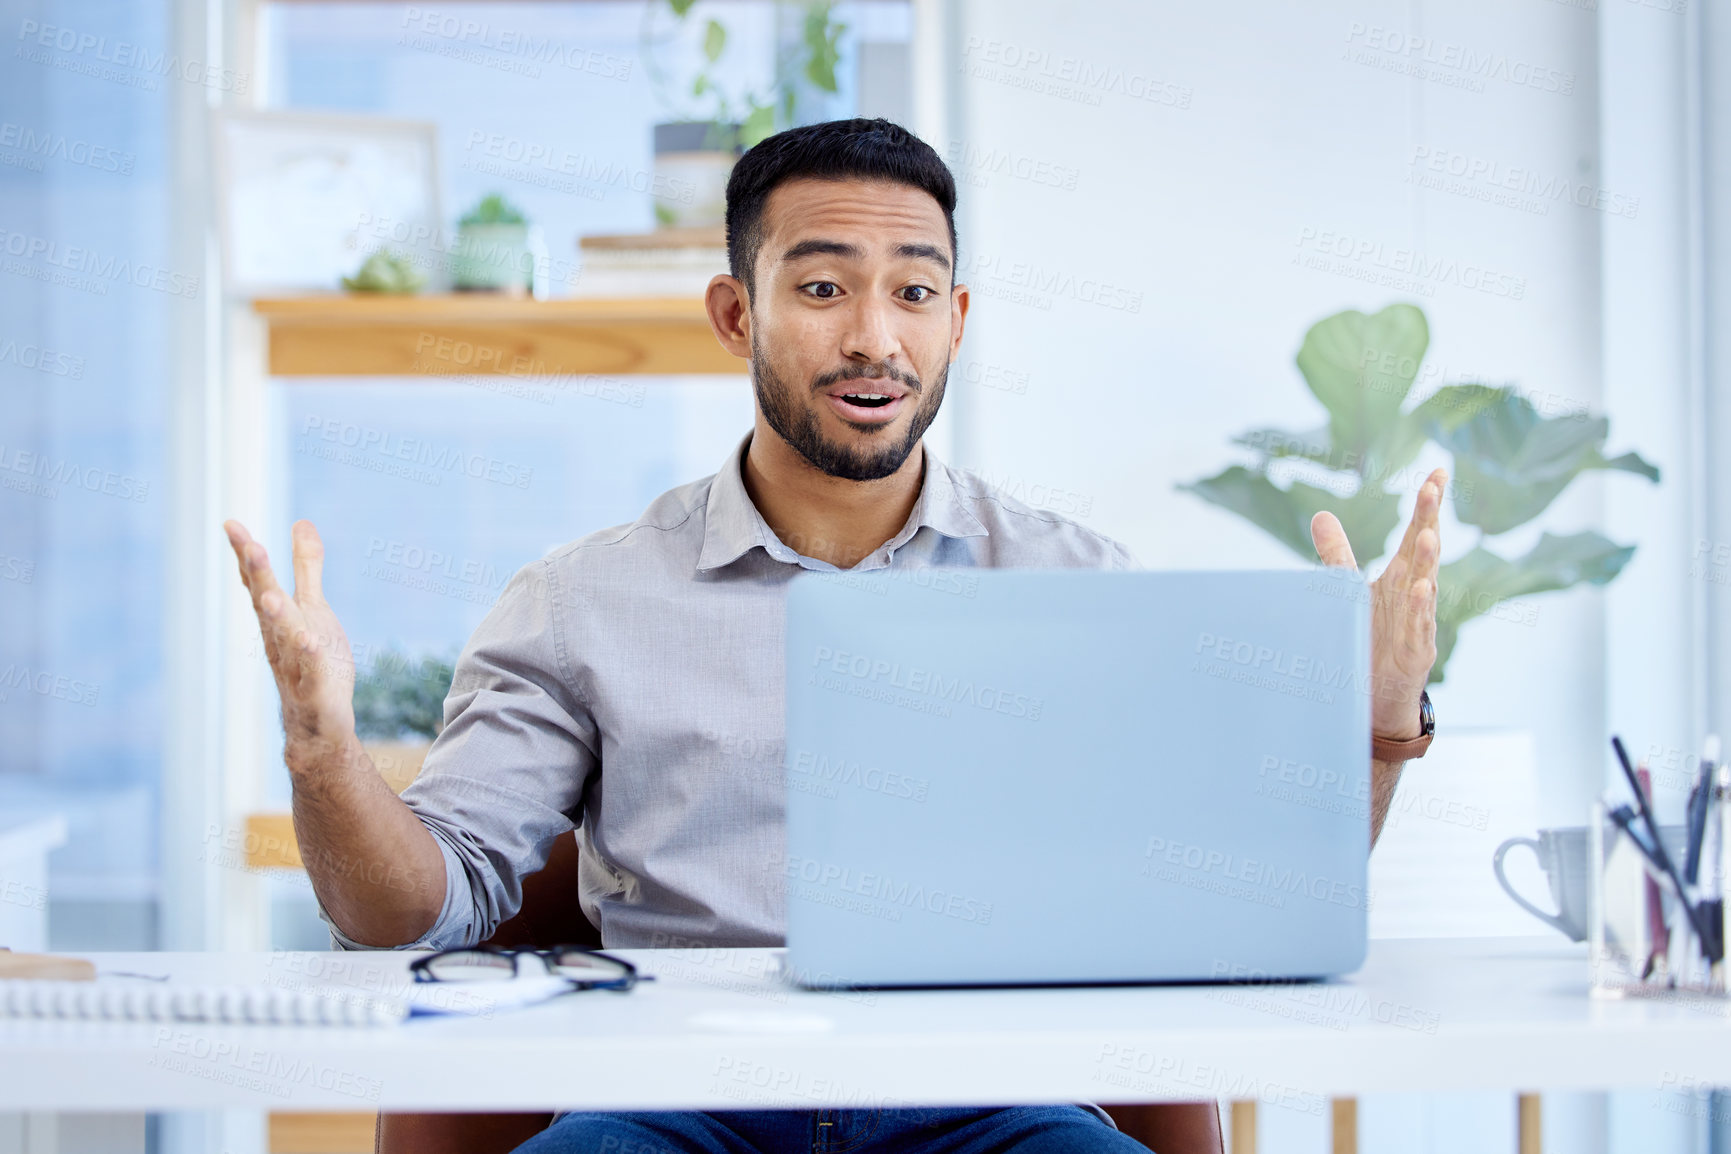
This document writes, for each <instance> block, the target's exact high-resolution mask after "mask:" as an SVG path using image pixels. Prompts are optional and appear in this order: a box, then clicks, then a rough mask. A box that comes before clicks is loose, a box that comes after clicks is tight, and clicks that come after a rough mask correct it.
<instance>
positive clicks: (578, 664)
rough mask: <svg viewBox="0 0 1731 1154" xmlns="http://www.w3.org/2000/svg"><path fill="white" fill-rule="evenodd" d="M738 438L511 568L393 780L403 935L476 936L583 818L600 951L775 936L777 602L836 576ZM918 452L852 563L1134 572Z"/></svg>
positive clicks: (1080, 536) (584, 894)
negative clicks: (768, 508) (748, 475)
mask: <svg viewBox="0 0 1731 1154" xmlns="http://www.w3.org/2000/svg"><path fill="white" fill-rule="evenodd" d="M750 439H751V438H750V437H749V436H747V437H746V438H745V440H744V441H742V442H741V443H740V446H739V448H737V449H735V450H734V452H733V453H732V454H731V455H730V456H729V457H728V459H727V462H726V463H725V464H724V465H723V466H722V467H721V471H720V472H718V473H716V474H715V475H714V476H713V477H705V478H704V479H702V480H700V481H693V482H692V483H690V484H688V485H681V486H680V487H679V488H677V489H673V490H671V491H669V492H667V493H664V494H662V495H661V496H660V497H658V498H656V499H655V501H654V502H653V503H652V504H651V505H650V506H649V508H648V509H647V510H646V511H645V512H644V514H643V516H642V517H640V518H638V519H637V520H636V521H634V522H632V523H631V524H629V525H620V526H616V527H615V528H612V529H604V530H602V531H600V532H598V533H591V534H590V535H589V536H587V537H584V538H583V539H581V540H579V541H576V542H574V543H572V544H570V545H566V546H564V547H563V548H560V549H557V550H555V551H554V552H552V553H550V554H548V555H547V556H546V557H544V558H542V559H541V560H539V561H536V562H533V563H531V564H530V565H528V566H526V567H525V568H523V569H522V570H521V571H520V572H518V573H517V574H516V576H515V577H513V578H512V580H511V582H510V584H509V585H507V586H506V588H505V590H504V591H503V592H502V593H501V594H500V596H499V601H498V604H497V605H495V606H494V608H493V610H492V612H491V613H489V614H488V615H487V618H486V620H485V621H483V622H482V623H481V626H480V628H478V629H477V630H476V631H475V635H474V636H473V637H471V638H470V639H469V644H468V646H467V648H465V649H464V651H463V654H462V656H461V657H460V658H459V659H458V663H457V670H456V677H455V680H454V682H453V684H452V686H451V693H450V696H449V697H447V698H446V699H445V728H444V730H443V732H441V733H440V735H439V738H438V740H437V741H435V742H434V743H433V748H432V750H431V752H430V753H429V754H428V755H427V760H426V764H425V766H424V768H423V769H422V771H421V775H420V777H419V778H417V779H416V781H415V782H414V784H413V785H411V786H409V788H408V789H407V790H405V791H404V793H403V800H405V801H406V802H408V804H409V806H410V807H411V808H412V809H413V810H414V811H415V814H416V816H418V817H419V818H420V819H421V821H422V822H423V823H424V824H425V825H426V827H427V829H428V830H430V831H431V832H432V834H433V837H434V839H435V840H437V841H438V843H439V849H440V851H441V852H442V853H443V855H444V859H445V878H446V885H445V904H444V908H443V909H442V910H441V911H440V913H439V918H438V921H437V922H435V923H434V925H433V926H432V928H431V929H430V930H428V931H427V933H426V935H425V936H424V937H423V938H422V939H421V940H420V941H417V942H414V943H411V944H410V946H411V948H444V947H449V946H455V945H464V944H469V943H474V942H479V941H481V940H483V939H485V938H487V937H489V936H490V935H491V934H492V933H493V930H494V929H495V928H496V927H497V926H498V924H499V923H500V922H501V921H503V920H504V919H506V918H508V917H510V916H511V915H512V914H514V913H515V912H516V911H517V909H518V906H519V905H520V904H521V902H522V892H523V891H522V882H523V879H524V877H525V876H527V875H529V874H531V873H534V872H535V871H536V870H538V869H540V868H541V867H542V865H543V864H545V862H546V860H547V855H548V852H549V850H550V849H551V846H552V844H553V841H554V839H555V838H558V837H560V836H562V835H568V834H569V833H570V831H571V830H572V829H573V828H574V827H577V826H581V827H582V837H581V839H580V840H581V845H582V852H581V866H580V870H579V877H580V889H581V893H580V895H577V896H578V897H579V898H580V900H581V902H582V907H583V912H584V913H585V914H586V915H587V916H588V918H589V920H590V921H591V922H592V923H594V924H595V925H596V926H598V927H599V928H600V930H601V937H602V940H603V941H604V942H605V943H606V944H607V945H608V946H610V947H615V948H620V947H654V946H667V945H678V946H688V945H697V944H702V945H706V946H766V945H767V946H778V945H781V944H782V940H783V926H784V924H785V909H784V901H785V896H784V892H783V891H782V889H781V888H780V887H779V886H777V885H774V884H771V883H772V882H773V881H775V880H776V878H777V877H778V875H777V874H775V872H774V869H773V866H774V863H775V862H777V861H779V860H780V859H781V857H782V856H783V854H784V845H785V838H784V825H783V821H784V811H785V790H786V784H785V777H784V773H783V766H782V758H783V752H784V744H785V737H784V712H783V695H784V685H783V669H784V665H785V661H784V652H783V637H784V624H785V622H784V601H785V597H786V593H787V583H788V581H789V580H790V579H792V577H793V576H794V574H796V573H798V572H799V571H800V570H801V569H806V570H812V571H816V572H827V573H833V572H837V571H838V570H837V568H836V566H834V565H831V564H828V563H827V562H824V561H818V560H814V559H812V558H810V557H806V556H802V555H801V553H800V552H798V551H796V549H794V548H790V547H789V544H788V543H784V542H782V541H781V540H779V539H777V537H776V535H775V533H774V532H772V531H771V530H770V528H769V525H768V524H767V523H765V521H764V519H763V517H762V515H761V514H760V513H758V511H757V508H756V506H754V505H753V504H752V503H751V498H750V497H749V496H748V495H747V493H746V491H745V483H744V480H743V479H742V476H741V472H740V465H741V462H742V458H743V456H744V452H745V449H746V446H747V445H748V444H749V443H750ZM925 460H926V464H925V475H924V478H923V480H922V483H921V486H920V493H919V498H918V500H917V501H916V503H915V505H914V509H913V512H912V514H911V515H910V516H909V517H908V520H907V524H905V525H903V526H902V529H901V531H900V532H899V533H897V534H896V535H895V536H894V537H892V538H891V539H890V540H889V541H887V542H885V543H884V545H883V546H882V547H881V548H879V549H878V550H876V551H875V552H874V553H872V554H871V556H869V557H867V558H866V559H865V560H863V561H861V562H860V563H859V564H858V565H857V566H855V569H856V571H858V570H872V569H886V568H889V569H904V568H923V567H931V566H940V565H942V566H970V567H983V568H1058V567H1071V568H1104V569H1125V568H1133V567H1134V562H1133V561H1132V559H1131V556H1130V553H1129V551H1128V550H1126V549H1125V548H1124V547H1123V546H1122V545H1120V544H1118V543H1117V542H1115V541H1113V540H1111V539H1110V538H1107V537H1104V536H1102V535H1101V534H1099V533H1096V532H1094V531H1093V530H1091V529H1088V528H1085V527H1083V526H1081V525H1079V524H1077V523H1075V522H1074V521H1071V520H1068V519H1066V518H1064V517H1062V516H1059V515H1057V514H1055V513H1051V512H1047V511H1044V510H1039V509H1033V508H1029V507H1028V506H1026V505H1024V504H1021V503H1020V502H1018V501H1015V500H1012V499H1011V498H1010V497H1009V496H1007V495H1006V494H1005V493H1003V492H1002V491H1000V490H997V489H994V488H993V487H992V486H990V485H988V484H986V483H985V482H984V481H983V480H982V479H981V478H979V477H978V476H976V475H974V474H972V473H969V472H965V471H963V470H960V469H952V468H950V467H948V466H946V465H944V464H943V463H941V462H940V461H938V460H937V459H936V458H934V457H933V456H932V454H931V452H930V451H929V450H928V451H927V452H926V457H925ZM791 544H792V545H795V546H797V545H799V544H800V542H797V541H796V542H792V543H791ZM811 551H813V552H821V551H823V550H821V549H815V548H814V549H812V550H811ZM328 920H329V919H328V918H327V921H328ZM332 930H333V933H335V937H336V940H337V942H338V943H339V944H340V945H342V946H345V947H349V948H362V947H359V946H357V945H356V944H355V943H354V942H352V941H350V940H349V939H347V938H346V937H344V936H343V935H342V934H341V933H340V932H336V930H335V926H334V925H333V926H332Z"/></svg>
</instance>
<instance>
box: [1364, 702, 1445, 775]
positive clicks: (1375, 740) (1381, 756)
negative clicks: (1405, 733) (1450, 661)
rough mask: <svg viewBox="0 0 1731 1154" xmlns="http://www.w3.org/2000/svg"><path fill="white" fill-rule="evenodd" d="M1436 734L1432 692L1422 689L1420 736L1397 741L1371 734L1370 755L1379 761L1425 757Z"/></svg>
mask: <svg viewBox="0 0 1731 1154" xmlns="http://www.w3.org/2000/svg"><path fill="white" fill-rule="evenodd" d="M1435 736H1436V712H1435V711H1434V710H1432V709H1431V707H1430V692H1429V691H1428V690H1426V691H1421V692H1420V693H1419V695H1418V736H1417V737H1413V738H1408V739H1407V740H1405V741H1396V740H1395V739H1394V738H1392V737H1378V736H1377V735H1376V734H1374V733H1373V734H1371V735H1370V755H1371V756H1372V757H1373V758H1375V759H1376V760H1377V761H1410V760H1412V759H1413V758H1415V757H1423V756H1424V751H1425V750H1427V749H1429V748H1430V743H1431V738H1433V737H1435Z"/></svg>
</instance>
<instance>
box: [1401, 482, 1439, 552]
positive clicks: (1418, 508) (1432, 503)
mask: <svg viewBox="0 0 1731 1154" xmlns="http://www.w3.org/2000/svg"><path fill="white" fill-rule="evenodd" d="M1448 481H1449V474H1448V470H1447V469H1440V468H1439V469H1432V470H1431V474H1430V476H1428V477H1426V478H1425V480H1424V484H1423V485H1421V486H1419V490H1418V500H1417V501H1416V502H1414V505H1413V510H1412V520H1411V521H1409V522H1407V526H1406V535H1405V536H1404V537H1402V538H1401V542H1400V548H1399V549H1398V550H1397V551H1396V552H1397V554H1398V555H1399V556H1402V557H1405V558H1406V559H1407V561H1409V562H1411V561H1412V553H1413V548H1414V547H1415V546H1416V545H1417V544H1418V536H1419V534H1420V533H1422V532H1424V531H1425V530H1426V529H1429V530H1430V531H1431V532H1432V533H1435V532H1436V531H1437V521H1438V518H1439V517H1440V515H1441V513H1442V502H1443V494H1444V493H1445V492H1447V491H1448Z"/></svg>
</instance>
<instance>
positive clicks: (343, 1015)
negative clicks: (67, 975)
mask: <svg viewBox="0 0 1731 1154" xmlns="http://www.w3.org/2000/svg"><path fill="white" fill-rule="evenodd" d="M408 1013H409V1003H408V1001H407V1000H405V999H401V998H389V997H384V998H381V997H378V996H375V995H367V994H361V993H358V992H357V993H347V992H342V991H324V992H319V993H314V992H311V991H308V990H285V989H279V988H276V987H273V986H211V985H187V984H175V983H172V982H104V981H100V980H99V981H94V982H59V981H28V980H24V981H4V982H0V1019H7V1018H11V1019H20V1018H28V1019H59V1020H63V1021H100V1022H223V1023H230V1024H235V1025H271V1026H390V1025H395V1024H396V1023H398V1022H400V1021H402V1020H403V1019H404V1018H405V1017H406V1016H408Z"/></svg>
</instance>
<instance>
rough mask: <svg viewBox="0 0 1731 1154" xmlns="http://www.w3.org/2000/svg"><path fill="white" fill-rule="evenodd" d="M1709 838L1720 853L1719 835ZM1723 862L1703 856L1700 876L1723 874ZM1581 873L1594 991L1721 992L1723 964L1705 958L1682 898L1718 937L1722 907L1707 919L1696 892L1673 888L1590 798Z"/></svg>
mask: <svg viewBox="0 0 1731 1154" xmlns="http://www.w3.org/2000/svg"><path fill="white" fill-rule="evenodd" d="M1715 816H1716V817H1723V816H1724V815H1723V814H1722V813H1721V814H1716V815H1715ZM1715 840H1716V842H1717V845H1716V846H1715V854H1716V855H1718V856H1720V857H1721V859H1722V857H1723V852H1724V846H1725V841H1724V839H1723V838H1722V837H1721V838H1717V839H1715ZM1671 852H1673V853H1674V852H1675V851H1674V850H1672V851H1671ZM1679 861H1680V859H1679ZM1714 866H1717V872H1714V869H1713V867H1714ZM1724 866H1725V862H1724V861H1723V860H1720V861H1718V862H1703V863H1702V869H1701V875H1700V876H1702V877H1706V876H1709V875H1711V876H1713V877H1716V878H1724V877H1726V876H1727V875H1726V874H1725V873H1724ZM1678 868H1679V869H1681V866H1680V865H1679V866H1678ZM1586 873H1587V877H1588V891H1587V927H1588V929H1587V949H1588V965H1589V967H1590V970H1591V983H1592V985H1591V990H1592V995H1593V996H1594V997H1606V998H1620V997H1652V996H1659V997H1665V996H1672V997H1676V996H1686V997H1687V996H1693V997H1699V996H1703V995H1709V996H1716V997H1725V996H1726V990H1725V980H1724V966H1723V964H1722V963H1721V964H1718V965H1713V964H1710V963H1709V962H1708V960H1707V956H1706V953H1705V951H1704V950H1703V947H1702V942H1701V935H1700V934H1699V933H1698V932H1697V930H1696V926H1695V921H1694V920H1693V919H1692V918H1691V916H1690V913H1689V905H1688V903H1689V902H1694V903H1695V905H1696V908H1697V916H1699V917H1701V918H1702V919H1703V922H1702V924H1703V925H1704V926H1705V928H1706V929H1707V932H1708V933H1717V934H1719V935H1720V937H1719V940H1720V941H1723V940H1724V915H1723V912H1722V910H1721V909H1720V908H1719V907H1718V906H1714V907H1713V912H1712V914H1711V916H1712V918H1713V924H1711V925H1708V924H1707V923H1706V921H1705V919H1706V918H1707V917H1708V916H1709V915H1708V914H1707V913H1705V912H1702V911H1701V910H1700V903H1699V895H1698V894H1696V893H1694V892H1691V893H1690V894H1689V895H1687V897H1685V895H1683V894H1679V893H1678V892H1677V886H1676V885H1675V884H1674V883H1673V881H1672V879H1671V877H1670V876H1669V875H1668V874H1667V873H1666V872H1665V871H1663V870H1661V869H1659V868H1657V867H1656V866H1655V865H1654V863H1653V862H1652V861H1651V860H1649V858H1648V856H1647V854H1646V853H1645V852H1644V851H1643V849H1642V848H1641V847H1640V846H1638V845H1637V844H1636V843H1635V841H1634V839H1632V838H1631V837H1630V836H1629V834H1628V833H1627V832H1625V831H1624V830H1623V829H1622V828H1621V827H1620V826H1618V825H1617V824H1616V823H1615V822H1613V821H1612V820H1611V819H1610V816H1609V811H1608V809H1607V807H1606V805H1605V803H1604V802H1603V801H1599V802H1595V803H1594V805H1593V813H1592V817H1591V820H1590V821H1589V822H1588V824H1587V870H1586ZM1694 888H1695V887H1691V890H1692V891H1693V889H1694Z"/></svg>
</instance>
